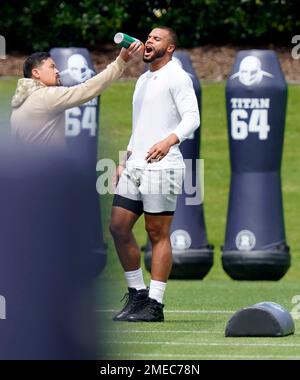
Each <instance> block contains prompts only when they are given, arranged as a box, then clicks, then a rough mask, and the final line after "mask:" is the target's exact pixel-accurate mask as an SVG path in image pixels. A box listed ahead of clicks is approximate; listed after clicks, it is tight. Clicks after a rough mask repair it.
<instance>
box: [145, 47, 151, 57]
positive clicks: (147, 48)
mask: <svg viewBox="0 0 300 380" xmlns="http://www.w3.org/2000/svg"><path fill="white" fill-rule="evenodd" d="M152 52H153V47H152V46H151V45H146V46H145V51H144V56H148V55H150V54H151V53H152Z"/></svg>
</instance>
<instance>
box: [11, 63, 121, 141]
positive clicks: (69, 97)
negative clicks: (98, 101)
mask: <svg viewBox="0 0 300 380" xmlns="http://www.w3.org/2000/svg"><path fill="white" fill-rule="evenodd" d="M126 67H127V64H126V62H125V61H123V60H122V58H120V57H117V59H116V60H115V61H114V62H112V63H111V64H109V65H108V66H107V68H106V69H105V70H103V71H102V72H101V73H99V74H97V75H95V76H94V77H93V78H91V79H89V80H87V81H86V82H84V83H81V84H79V85H76V86H73V87H59V86H50V87H47V86H45V85H44V84H42V83H41V82H39V81H37V80H35V79H30V78H23V79H19V81H18V85H17V89H16V93H15V95H14V97H13V98H12V102H11V105H12V114H11V119H10V121H11V129H12V134H13V136H14V137H15V138H16V140H17V141H20V142H23V143H24V142H25V143H34V144H42V145H53V146H57V145H64V143H65V112H64V111H65V110H66V109H68V108H72V107H76V106H79V105H81V104H83V103H85V102H87V101H89V100H91V99H93V98H94V97H96V96H97V95H99V94H100V93H101V92H103V91H104V90H105V89H106V88H107V87H108V86H109V85H110V84H111V83H112V82H113V81H115V80H116V79H118V78H119V77H120V76H121V74H122V72H123V71H124V69H125V68H126Z"/></svg>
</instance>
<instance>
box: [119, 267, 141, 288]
mask: <svg viewBox="0 0 300 380" xmlns="http://www.w3.org/2000/svg"><path fill="white" fill-rule="evenodd" d="M124 274H125V278H126V281H127V285H128V288H134V289H136V290H140V289H146V285H145V283H144V278H143V272H142V268H139V269H137V270H132V271H129V272H124Z"/></svg>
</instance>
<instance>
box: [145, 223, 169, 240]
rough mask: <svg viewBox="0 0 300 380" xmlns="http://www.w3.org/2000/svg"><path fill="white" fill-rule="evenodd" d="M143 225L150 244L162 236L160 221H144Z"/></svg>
mask: <svg viewBox="0 0 300 380" xmlns="http://www.w3.org/2000/svg"><path fill="white" fill-rule="evenodd" d="M145 227H146V231H147V233H148V236H149V239H150V240H151V243H152V244H156V243H158V242H159V241H160V240H162V239H163V238H164V235H165V233H164V230H163V228H162V226H161V224H160V223H146V226H145Z"/></svg>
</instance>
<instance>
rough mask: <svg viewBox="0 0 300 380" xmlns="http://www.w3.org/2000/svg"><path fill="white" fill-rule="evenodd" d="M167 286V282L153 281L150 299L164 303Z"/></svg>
mask: <svg viewBox="0 0 300 380" xmlns="http://www.w3.org/2000/svg"><path fill="white" fill-rule="evenodd" d="M166 285H167V283H166V282H161V281H156V280H151V282H150V290H149V298H152V299H154V300H156V301H157V302H159V303H163V298H164V292H165V289H166Z"/></svg>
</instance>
